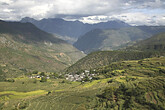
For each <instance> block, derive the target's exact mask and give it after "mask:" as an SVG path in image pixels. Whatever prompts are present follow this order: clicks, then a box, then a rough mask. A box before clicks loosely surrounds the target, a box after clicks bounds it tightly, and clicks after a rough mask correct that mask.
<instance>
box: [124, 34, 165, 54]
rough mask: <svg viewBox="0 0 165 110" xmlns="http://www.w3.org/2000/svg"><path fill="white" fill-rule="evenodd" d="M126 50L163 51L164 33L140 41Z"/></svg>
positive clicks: (164, 44)
mask: <svg viewBox="0 0 165 110" xmlns="http://www.w3.org/2000/svg"><path fill="white" fill-rule="evenodd" d="M127 49H128V50H129V49H131V50H139V51H165V33H160V34H157V35H155V36H153V37H151V38H149V39H146V40H143V41H140V42H138V43H136V44H134V45H133V46H130V47H128V48H127Z"/></svg>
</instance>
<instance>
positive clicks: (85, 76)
mask: <svg viewBox="0 0 165 110" xmlns="http://www.w3.org/2000/svg"><path fill="white" fill-rule="evenodd" d="M93 72H95V70H93ZM93 72H92V73H91V72H90V71H89V70H84V71H82V72H80V73H79V74H75V73H74V74H71V73H70V74H65V75H62V74H58V75H57V73H56V74H55V73H54V74H49V75H46V74H45V73H44V72H41V73H35V74H32V75H30V76H29V78H30V79H35V78H43V77H45V78H46V79H50V78H53V79H58V78H65V79H66V80H68V81H73V82H74V81H80V82H86V81H90V80H92V79H93V78H94V77H96V76H98V75H99V74H98V73H97V74H96V73H95V74H94V73H93ZM62 76H63V77H62Z"/></svg>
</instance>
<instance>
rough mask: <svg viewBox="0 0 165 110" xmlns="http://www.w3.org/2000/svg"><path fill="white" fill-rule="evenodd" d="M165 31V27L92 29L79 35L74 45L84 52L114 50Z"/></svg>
mask: <svg viewBox="0 0 165 110" xmlns="http://www.w3.org/2000/svg"><path fill="white" fill-rule="evenodd" d="M160 32H165V27H156V26H155V27H147V26H146V27H143V28H142V27H127V28H121V29H106V30H100V29H95V30H92V31H90V32H88V33H86V34H85V35H83V36H82V37H80V38H79V39H78V40H77V42H75V43H74V46H75V47H76V48H78V49H79V50H81V51H84V52H85V53H90V52H91V51H96V50H114V49H118V48H119V47H122V46H123V45H127V44H129V43H132V42H133V41H138V40H143V39H146V38H149V37H151V36H152V35H154V34H157V33H160Z"/></svg>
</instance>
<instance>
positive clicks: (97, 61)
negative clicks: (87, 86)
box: [66, 51, 165, 73]
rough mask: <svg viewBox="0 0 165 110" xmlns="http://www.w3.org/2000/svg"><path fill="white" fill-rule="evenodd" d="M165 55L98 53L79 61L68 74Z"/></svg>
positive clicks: (129, 52)
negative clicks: (118, 62)
mask: <svg viewBox="0 0 165 110" xmlns="http://www.w3.org/2000/svg"><path fill="white" fill-rule="evenodd" d="M164 54H165V53H163V52H138V51H98V52H93V53H91V54H88V55H87V56H86V57H84V58H82V59H80V60H79V61H77V62H76V63H75V64H73V65H72V66H70V67H69V68H68V69H67V70H66V73H77V72H78V71H81V70H85V69H86V70H90V69H91V68H98V67H100V66H105V65H109V64H111V63H112V62H117V61H126V60H128V61H129V60H139V59H143V58H150V57H153V56H161V55H164Z"/></svg>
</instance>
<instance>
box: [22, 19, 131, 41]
mask: <svg viewBox="0 0 165 110" xmlns="http://www.w3.org/2000/svg"><path fill="white" fill-rule="evenodd" d="M21 22H24V23H26V22H30V23H33V24H34V25H36V26H37V27H38V28H40V29H42V30H44V31H46V32H49V33H55V34H58V35H61V36H64V37H65V36H68V37H71V38H75V39H77V38H78V37H79V36H81V35H83V34H85V33H86V32H88V31H90V30H92V29H96V28H100V29H106V28H116V29H118V28H122V27H129V25H128V24H126V23H124V22H122V21H108V22H102V23H97V24H84V23H82V22H80V21H65V20H63V19H60V18H52V19H51V18H50V19H42V20H39V21H37V20H35V19H32V18H28V17H26V18H23V19H22V20H21Z"/></svg>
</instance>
